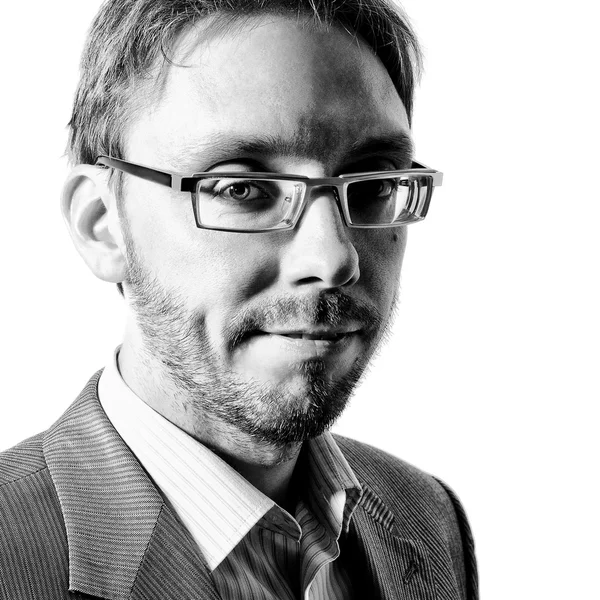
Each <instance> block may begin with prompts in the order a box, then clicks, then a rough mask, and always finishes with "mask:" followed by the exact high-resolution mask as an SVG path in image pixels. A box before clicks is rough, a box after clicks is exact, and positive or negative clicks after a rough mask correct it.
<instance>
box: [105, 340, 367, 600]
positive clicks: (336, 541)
mask: <svg viewBox="0 0 600 600" xmlns="http://www.w3.org/2000/svg"><path fill="white" fill-rule="evenodd" d="M98 395H99V398H100V402H101V404H102V406H103V408H104V410H105V412H106V414H107V416H108V418H109V419H110V421H111V422H112V424H113V426H114V427H115V429H116V430H117V432H118V433H119V435H120V436H121V437H122V438H123V440H124V441H125V443H126V444H127V445H128V446H129V448H130V449H131V451H132V452H133V453H134V454H135V455H136V457H137V459H138V460H139V461H140V463H141V464H142V466H143V467H144V468H145V469H146V471H147V472H148V474H149V475H150V477H152V479H153V480H154V482H155V484H156V485H157V487H158V488H159V490H160V491H161V493H162V494H163V496H164V497H165V499H166V501H167V502H168V503H169V504H170V505H171V507H172V508H173V510H174V511H175V512H176V514H177V516H178V517H179V519H180V520H181V522H182V523H183V524H184V525H185V526H186V528H187V529H188V531H189V532H190V534H191V535H192V537H193V539H194V541H195V542H196V544H197V545H198V548H199V549H200V551H201V553H202V556H203V557H204V559H205V561H206V564H207V566H208V568H209V571H210V572H211V575H212V577H213V580H214V582H215V585H216V587H217V590H218V592H219V594H220V595H221V597H222V598H223V599H225V600H229V599H231V600H240V599H244V598H252V599H257V600H263V599H264V600H288V599H289V600H294V599H298V598H301V599H303V600H325V599H327V600H337V599H340V600H341V599H349V598H352V597H353V594H352V588H353V585H352V575H353V573H352V572H351V569H350V568H349V567H348V566H347V563H346V562H345V559H348V558H349V557H345V556H344V555H343V554H342V550H343V548H341V547H340V538H341V536H342V533H347V531H348V529H349V526H350V520H351V518H352V514H353V512H354V509H355V508H356V505H357V504H358V502H359V500H360V498H361V495H362V493H363V492H362V489H361V486H360V484H359V482H358V480H357V479H356V477H355V475H354V473H353V472H352V469H351V468H350V466H349V465H348V463H347V461H346V459H345V458H344V456H343V455H342V453H341V451H340V450H339V448H338V446H337V444H336V442H335V441H334V439H333V437H332V436H331V434H330V433H329V432H326V433H325V434H323V435H322V436H320V437H318V438H316V439H314V440H310V441H309V442H307V443H306V444H305V445H304V448H303V450H302V452H301V456H300V458H299V460H298V465H297V467H296V468H297V469H301V470H302V473H303V476H302V478H301V479H300V482H301V489H300V492H299V494H298V501H297V504H296V509H295V511H294V515H291V514H290V513H288V512H287V511H286V510H284V509H283V508H281V507H280V506H278V505H277V504H276V503H275V502H274V501H273V500H271V499H270V498H268V497H267V496H265V495H264V494H263V493H262V492H260V491H259V490H258V489H256V488H255V487H254V486H253V485H251V484H250V483H249V482H248V481H247V480H246V479H244V478H243V477H242V476H241V475H240V474H239V473H237V472H236V471H235V470H234V469H233V468H232V467H230V466H229V465H228V464H227V463H226V462H224V461H223V460H222V459H220V458H219V457H218V456H217V455H216V454H214V453H213V452H211V451H210V450H209V449H208V448H206V447H205V446H203V445H202V444H201V443H199V442H198V441H196V440H195V439H194V438H192V437H191V436H189V435H188V434H187V433H185V432H184V431H183V430H181V429H179V428H178V427H176V426H175V425H173V424H172V423H171V422H169V421H168V420H166V419H165V418H164V417H162V416H161V415H160V414H159V413H157V412H156V411H154V410H153V409H152V408H150V407H149V406H148V405H147V404H146V403H145V402H143V401H142V400H141V399H140V398H139V397H138V396H136V395H135V394H134V393H133V391H132V390H131V389H130V388H129V387H128V386H127V385H126V383H125V382H124V381H123V379H122V377H121V375H120V373H119V369H118V349H117V351H116V352H115V354H114V356H113V357H112V358H111V360H110V361H109V363H108V365H107V367H106V369H105V370H104V372H103V373H102V376H101V378H100V382H99V387H98Z"/></svg>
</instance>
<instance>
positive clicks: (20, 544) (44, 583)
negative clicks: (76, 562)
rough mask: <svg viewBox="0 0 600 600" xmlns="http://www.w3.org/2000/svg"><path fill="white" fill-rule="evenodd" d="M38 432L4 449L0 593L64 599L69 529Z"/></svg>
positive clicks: (1, 462)
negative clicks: (66, 528)
mask: <svg viewBox="0 0 600 600" xmlns="http://www.w3.org/2000/svg"><path fill="white" fill-rule="evenodd" d="M43 439H44V434H43V433H42V434H39V435H36V436H34V437H31V438H29V439H27V440H24V441H23V442H21V443H19V444H17V445H16V446H14V447H13V448H10V449H8V450H5V451H4V452H2V453H0V598H23V599H25V598H27V599H29V598H32V599H33V598H35V599H36V600H37V599H46V598H56V599H58V598H63V597H65V594H66V593H67V592H66V590H67V589H68V568H67V565H68V549H67V540H66V530H65V525H64V520H63V515H62V510H61V507H60V502H59V500H58V496H57V494H56V489H55V487H54V483H53V481H52V478H51V476H50V471H49V469H48V466H47V464H46V461H45V459H44V452H43V448H42V442H43Z"/></svg>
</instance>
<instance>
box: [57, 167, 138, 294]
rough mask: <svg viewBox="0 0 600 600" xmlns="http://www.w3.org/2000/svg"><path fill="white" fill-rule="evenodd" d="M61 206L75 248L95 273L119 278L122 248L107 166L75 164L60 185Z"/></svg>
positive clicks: (117, 280)
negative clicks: (61, 189) (103, 167)
mask: <svg viewBox="0 0 600 600" xmlns="http://www.w3.org/2000/svg"><path fill="white" fill-rule="evenodd" d="M61 210H62V214H63V218H64V220H65V222H66V224H67V228H68V229H69V233H70V234H71V239H72V240H73V243H74V244H75V247H76V248H77V251H78V252H79V254H80V255H81V256H82V258H83V260H84V261H85V262H86V264H87V265H88V267H89V268H90V270H91V271H92V272H93V273H94V275H96V277H98V278H99V279H102V280H104V281H110V282H112V283H120V282H122V281H123V280H124V279H125V274H126V262H125V249H124V242H123V236H122V233H121V226H120V222H119V217H118V212H117V204H116V198H115V196H114V194H113V193H112V192H111V191H110V189H109V186H108V177H107V172H106V170H105V169H101V168H100V167H95V166H92V165H78V166H77V167H75V168H74V169H73V170H72V171H71V172H70V173H69V175H68V177H67V180H66V181H65V185H64V187H63V192H62V197H61Z"/></svg>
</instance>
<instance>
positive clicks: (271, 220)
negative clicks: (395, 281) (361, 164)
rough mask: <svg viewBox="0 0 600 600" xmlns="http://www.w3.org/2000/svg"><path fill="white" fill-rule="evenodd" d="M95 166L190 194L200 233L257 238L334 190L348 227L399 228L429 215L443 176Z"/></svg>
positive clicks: (286, 224) (102, 160)
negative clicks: (315, 192) (317, 191)
mask: <svg viewBox="0 0 600 600" xmlns="http://www.w3.org/2000/svg"><path fill="white" fill-rule="evenodd" d="M96 164H97V165H100V166H104V167H110V168H113V169H117V170H119V171H122V172H124V173H129V174H130V175H135V176H136V177H141V178H142V179H145V180H147V181H153V182H154V183H158V184H160V185H164V186H167V187H170V188H171V189H173V190H175V191H177V192H190V193H191V195H192V207H193V210H194V218H195V220H196V225H197V226H198V227H199V228H202V229H215V230H219V231H233V232H243V233H259V232H265V231H275V230H277V231H280V230H286V229H293V228H294V227H295V226H296V224H297V223H298V221H299V219H300V217H301V216H302V213H303V211H304V209H305V208H306V206H307V204H308V199H309V197H310V191H311V190H312V189H314V188H330V189H331V190H332V192H333V197H334V199H335V201H336V203H337V205H338V207H339V210H340V213H341V215H342V219H343V221H344V223H345V225H346V226H347V227H353V228H364V229H368V228H380V227H398V226H400V225H407V224H409V223H414V222H416V221H421V220H423V219H424V218H425V216H426V215H427V211H428V209H429V203H430V201H431V195H432V193H433V188H434V187H435V186H439V185H442V178H443V174H442V173H441V172H439V171H436V170H434V169H430V168H428V167H426V166H425V165H422V164H420V163H417V162H413V163H412V166H411V168H410V169H405V170H401V171H374V172H369V173H353V174H351V175H339V176H338V177H325V178H313V177H304V176H302V175H280V174H279V173H253V172H229V171H228V172H220V171H211V172H208V173H194V174H193V175H181V174H178V173H170V172H165V171H158V170H156V169H153V168H151V167H146V166H143V165H139V164H135V163H131V162H127V161H124V160H121V159H119V158H112V157H110V156H99V157H98V158H97V160H96Z"/></svg>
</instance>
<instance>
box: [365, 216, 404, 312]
mask: <svg viewBox="0 0 600 600" xmlns="http://www.w3.org/2000/svg"><path fill="white" fill-rule="evenodd" d="M356 231H359V232H361V230H356ZM363 232H364V233H363ZM363 232H361V233H362V235H361V237H360V239H359V240H357V241H356V243H355V246H356V249H357V251H358V253H359V259H360V273H361V277H360V278H361V280H362V286H363V288H364V289H365V290H366V291H367V293H368V294H369V296H370V297H371V298H372V299H373V300H375V301H377V302H378V304H380V305H381V306H385V307H389V306H390V305H391V302H392V299H393V297H394V294H395V292H396V290H397V288H398V285H399V281H400V271H401V269H402V260H403V258H404V250H405V247H406V228H405V227H399V228H394V229H381V230H379V231H376V230H371V231H370V230H363Z"/></svg>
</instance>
